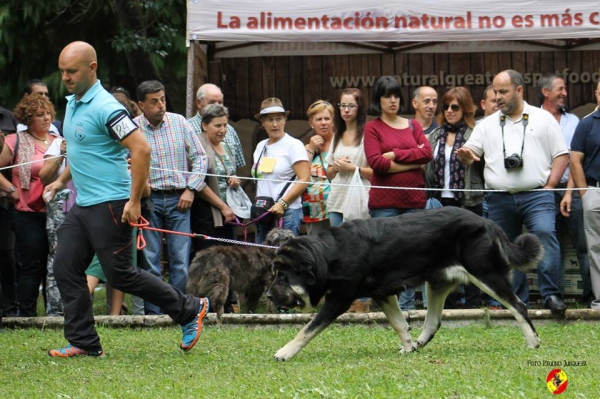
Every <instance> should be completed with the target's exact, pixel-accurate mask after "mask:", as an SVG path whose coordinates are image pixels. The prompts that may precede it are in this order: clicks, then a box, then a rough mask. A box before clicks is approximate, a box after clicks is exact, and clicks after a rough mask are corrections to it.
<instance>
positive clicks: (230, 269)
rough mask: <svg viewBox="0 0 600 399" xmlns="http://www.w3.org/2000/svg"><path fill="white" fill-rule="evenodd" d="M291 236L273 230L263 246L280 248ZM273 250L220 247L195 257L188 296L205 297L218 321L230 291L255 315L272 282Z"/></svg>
mask: <svg viewBox="0 0 600 399" xmlns="http://www.w3.org/2000/svg"><path fill="white" fill-rule="evenodd" d="M293 237H294V233H292V232H291V231H290V230H284V229H281V228H274V229H273V230H271V231H270V232H269V234H267V237H266V239H265V242H264V244H265V245H270V246H276V247H279V246H281V244H283V243H285V242H286V241H287V240H289V239H290V238H293ZM275 252H276V250H275V249H272V248H262V247H250V246H248V247H244V246H238V245H235V246H234V245H227V246H225V245H220V246H214V247H210V248H208V249H205V250H203V251H200V252H198V253H197V254H196V256H195V257H194V259H193V260H192V261H191V262H190V268H189V271H188V281H187V293H188V294H191V295H194V296H196V297H203V296H207V297H208V298H209V299H210V307H211V309H212V310H214V311H215V312H217V318H219V319H220V318H221V315H222V314H223V313H224V307H225V301H226V300H227V294H228V292H229V290H230V289H231V290H233V291H234V292H236V293H238V294H244V297H245V300H246V305H247V307H248V311H250V312H252V313H254V312H255V311H256V307H257V305H258V301H259V300H260V297H261V295H262V294H263V293H264V292H265V291H266V290H267V288H269V286H270V285H271V283H272V281H273V277H274V275H275V274H274V271H273V269H272V267H271V262H272V261H273V258H274V257H275Z"/></svg>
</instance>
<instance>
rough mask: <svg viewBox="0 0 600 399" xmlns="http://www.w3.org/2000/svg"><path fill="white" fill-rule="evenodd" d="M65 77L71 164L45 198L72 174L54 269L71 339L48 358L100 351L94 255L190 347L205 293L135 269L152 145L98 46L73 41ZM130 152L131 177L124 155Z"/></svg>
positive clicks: (63, 60) (111, 278)
mask: <svg viewBox="0 0 600 399" xmlns="http://www.w3.org/2000/svg"><path fill="white" fill-rule="evenodd" d="M58 66H59V69H60V71H61V74H62V81H63V83H64V85H65V87H66V88H67V90H68V91H69V93H72V94H73V95H71V96H69V97H67V101H68V103H67V111H66V114H65V120H64V125H63V133H64V135H65V139H66V140H67V148H68V150H67V156H68V160H69V164H68V166H67V168H66V169H65V171H64V173H63V174H61V175H60V177H59V178H58V179H57V180H56V181H55V182H54V183H51V184H49V185H48V186H46V188H45V190H44V198H45V199H46V200H51V199H52V198H54V195H55V193H56V192H57V191H58V190H61V189H63V188H65V187H66V186H67V182H68V181H69V180H71V178H72V179H73V181H74V183H75V188H76V189H77V204H76V205H74V206H73V207H72V208H71V210H70V211H69V213H68V214H67V216H66V219H65V221H64V223H63V224H62V225H61V227H60V228H59V229H58V231H57V236H58V248H57V251H56V257H55V262H54V265H55V267H54V273H55V276H56V282H57V285H58V288H59V290H60V294H61V296H62V299H63V303H64V307H65V310H64V313H65V322H64V330H65V337H66V339H67V340H68V341H69V344H68V345H67V346H65V347H64V348H60V349H53V350H50V351H49V352H48V355H49V356H51V357H73V356H86V355H87V356H103V355H104V352H103V351H102V346H101V344H100V338H99V337H98V334H97V333H96V329H95V328H94V315H93V312H92V300H91V298H90V295H89V292H88V288H87V283H86V278H85V269H86V268H87V266H88V265H89V264H90V262H91V260H92V258H93V256H94V253H95V254H97V256H98V259H99V260H100V264H101V265H102V270H103V271H104V274H105V275H106V278H107V280H108V281H107V282H108V283H109V284H110V285H111V286H112V287H114V288H116V289H118V290H121V291H123V292H126V293H130V294H132V295H135V296H138V297H141V298H143V299H148V300H149V299H151V300H152V302H153V303H156V304H157V305H158V306H160V307H161V308H163V309H164V310H165V312H166V313H167V314H168V315H169V316H171V318H172V319H173V320H174V321H175V322H176V323H179V324H181V327H182V330H183V338H182V342H181V344H180V348H181V349H182V350H184V351H188V350H190V349H192V347H193V346H194V345H195V344H196V342H197V341H198V338H199V337H200V333H201V331H202V322H203V319H204V316H205V315H206V313H207V312H208V308H209V303H208V300H207V299H206V298H204V299H199V298H195V297H192V296H189V295H185V294H182V293H181V292H180V291H178V290H176V289H174V288H173V287H172V286H170V285H169V284H167V283H165V282H163V281H162V280H161V279H160V278H158V277H156V276H154V275H152V274H150V273H148V272H146V271H144V270H141V269H137V268H135V267H133V262H132V250H131V249H132V248H131V246H132V244H133V242H132V227H131V226H130V225H129V222H134V223H135V222H137V221H138V220H139V217H140V213H141V210H140V198H141V194H142V190H143V188H144V185H145V184H146V181H147V179H148V170H149V165H150V148H149V146H148V143H147V142H146V140H145V138H144V135H143V134H142V133H141V131H140V130H139V129H138V127H137V125H136V124H135V123H134V122H133V121H132V120H131V118H130V117H129V115H128V114H127V111H125V108H123V106H122V105H121V104H119V102H117V100H116V99H115V98H114V97H113V96H112V95H111V94H110V93H108V92H107V91H106V90H105V89H104V88H103V87H102V85H101V84H100V81H99V80H98V78H97V74H96V72H97V68H98V63H97V60H96V51H95V50H94V48H93V47H92V46H90V45H89V44H88V43H85V42H73V43H71V44H69V45H67V46H66V47H65V48H64V49H63V51H62V52H61V54H60V57H59V60H58ZM128 150H129V152H130V153H131V175H130V173H129V171H128V164H127V160H126V154H127V151H128Z"/></svg>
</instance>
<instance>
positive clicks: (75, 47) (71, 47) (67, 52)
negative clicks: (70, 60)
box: [60, 42, 98, 64]
mask: <svg viewBox="0 0 600 399" xmlns="http://www.w3.org/2000/svg"><path fill="white" fill-rule="evenodd" d="M63 55H64V56H69V57H77V58H78V59H80V60H81V61H82V62H85V63H86V64H87V63H90V62H96V63H97V62H98V59H97V57H96V50H95V49H94V48H93V47H92V46H91V45H90V44H89V43H86V42H72V43H69V44H67V46H66V47H65V48H64V49H63V51H61V53H60V57H62V56H63Z"/></svg>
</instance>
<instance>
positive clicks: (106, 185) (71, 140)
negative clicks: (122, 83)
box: [63, 80, 131, 206]
mask: <svg viewBox="0 0 600 399" xmlns="http://www.w3.org/2000/svg"><path fill="white" fill-rule="evenodd" d="M123 110H125V108H124V107H123V106H122V105H121V104H120V103H119V102H118V101H117V100H116V99H115V98H114V97H113V96H112V94H110V93H109V92H108V91H106V90H105V89H104V88H103V87H102V84H101V83H100V81H99V80H98V81H97V82H96V83H95V84H94V85H93V86H92V87H90V89H89V90H88V91H87V92H86V93H85V95H84V96H83V97H82V98H81V100H79V101H77V100H75V95H71V96H67V110H66V114H65V120H64V123H63V134H64V136H65V139H66V140H67V159H68V162H69V166H70V168H71V174H72V176H73V182H74V183H75V188H76V189H77V200H76V202H77V205H79V206H91V205H96V204H99V203H102V202H106V201H115V200H122V199H128V198H129V196H130V193H131V176H130V174H129V170H128V165H127V158H126V157H127V148H125V147H123V146H122V145H121V144H119V142H118V141H117V140H115V139H113V138H112V137H111V135H110V133H109V131H108V128H107V126H106V124H107V123H108V121H109V120H110V119H111V117H112V116H113V115H115V114H116V113H117V112H119V111H123Z"/></svg>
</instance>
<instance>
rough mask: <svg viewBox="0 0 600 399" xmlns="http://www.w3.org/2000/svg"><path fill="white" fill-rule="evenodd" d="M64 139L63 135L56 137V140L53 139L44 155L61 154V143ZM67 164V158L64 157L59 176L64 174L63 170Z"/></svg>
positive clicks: (54, 155)
mask: <svg viewBox="0 0 600 399" xmlns="http://www.w3.org/2000/svg"><path fill="white" fill-rule="evenodd" d="M64 140H65V139H63V138H62V137H57V138H55V139H54V141H52V143H50V145H49V146H48V149H47V150H46V152H45V153H44V157H46V156H49V157H56V156H59V155H60V144H61V143H62V142H63V141H64ZM55 159H57V158H55ZM66 166H67V160H66V159H63V161H62V165H60V167H59V168H58V176H60V175H61V174H62V172H63V171H64V170H65V167H66Z"/></svg>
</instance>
